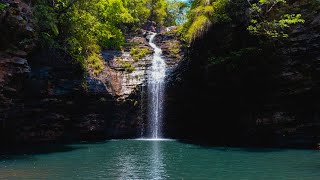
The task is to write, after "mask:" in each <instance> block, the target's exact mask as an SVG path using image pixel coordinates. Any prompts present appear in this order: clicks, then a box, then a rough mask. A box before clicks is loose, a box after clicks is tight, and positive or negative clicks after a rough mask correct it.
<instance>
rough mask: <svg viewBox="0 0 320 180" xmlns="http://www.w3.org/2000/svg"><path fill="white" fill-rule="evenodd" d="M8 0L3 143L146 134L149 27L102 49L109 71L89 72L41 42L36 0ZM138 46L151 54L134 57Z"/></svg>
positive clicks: (0, 124)
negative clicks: (31, 2)
mask: <svg viewBox="0 0 320 180" xmlns="http://www.w3.org/2000/svg"><path fill="white" fill-rule="evenodd" d="M5 4H6V8H5V9H4V10H3V11H1V16H0V18H1V21H0V22H1V26H0V32H1V34H2V36H0V38H1V42H0V43H1V44H0V147H1V146H6V145H19V144H25V143H27V144H28V143H52V142H72V141H81V140H102V139H107V138H134V137H140V136H141V134H142V133H143V132H142V131H141V130H143V129H145V128H146V127H147V125H148V124H147V122H146V117H145V116H146V113H145V112H146V106H145V105H144V104H145V102H146V94H147V93H146V89H145V88H144V87H145V85H146V83H147V77H148V71H149V67H150V65H151V60H152V53H153V49H152V48H151V47H150V46H149V44H148V33H147V31H146V30H141V33H140V34H135V35H127V37H126V42H125V44H126V46H125V47H124V49H123V50H122V51H108V50H104V51H102V55H103V57H104V60H105V62H104V69H103V71H102V73H100V74H99V75H90V74H89V73H88V74H86V75H85V76H84V75H83V72H81V71H80V68H79V67H77V65H75V64H73V63H72V61H71V58H70V57H68V56H66V55H65V54H63V53H61V52H57V51H53V50H51V49H39V48H37V47H36V45H35V43H36V41H37V40H36V34H35V32H34V29H35V27H34V26H35V25H34V23H33V19H32V18H33V17H32V12H31V8H30V7H29V6H28V5H26V4H25V3H23V2H22V1H11V0H8V1H6V3H5ZM133 48H135V49H138V52H140V50H142V49H144V50H145V52H146V53H145V54H144V55H143V56H141V57H140V56H139V58H133V53H137V52H134V51H132V49H133ZM131 51H132V52H131ZM89 70H90V69H89Z"/></svg>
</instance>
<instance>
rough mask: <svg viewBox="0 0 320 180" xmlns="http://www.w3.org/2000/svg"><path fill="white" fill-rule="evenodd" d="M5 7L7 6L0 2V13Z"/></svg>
mask: <svg viewBox="0 0 320 180" xmlns="http://www.w3.org/2000/svg"><path fill="white" fill-rule="evenodd" d="M7 7H8V6H7V4H5V3H3V2H0V11H3V10H5V9H6V8H7Z"/></svg>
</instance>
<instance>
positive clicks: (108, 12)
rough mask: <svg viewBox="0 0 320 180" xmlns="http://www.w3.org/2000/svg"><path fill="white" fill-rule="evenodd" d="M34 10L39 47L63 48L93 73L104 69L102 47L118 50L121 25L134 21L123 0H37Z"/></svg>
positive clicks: (121, 34)
mask: <svg viewBox="0 0 320 180" xmlns="http://www.w3.org/2000/svg"><path fill="white" fill-rule="evenodd" d="M34 9H35V10H34V13H35V17H36V20H37V25H38V34H39V39H40V41H41V44H42V46H44V47H50V48H57V49H60V50H63V51H64V52H66V53H67V54H69V55H70V56H71V57H72V58H73V59H75V60H76V62H77V63H79V64H81V65H82V67H83V68H84V69H86V67H88V66H89V67H91V68H93V69H94V73H98V72H100V71H101V70H102V69H103V64H102V57H101V55H100V51H101V49H102V48H103V49H120V48H121V46H122V45H123V41H124V37H123V33H122V29H121V28H122V27H123V26H124V25H126V24H130V23H133V22H134V17H132V16H131V14H130V12H129V10H128V9H127V8H126V7H125V4H124V2H123V1H122V0H90V1H87V0H57V1H53V2H51V1H46V0H38V1H37V3H36V4H35V8H34ZM136 18H137V17H136Z"/></svg>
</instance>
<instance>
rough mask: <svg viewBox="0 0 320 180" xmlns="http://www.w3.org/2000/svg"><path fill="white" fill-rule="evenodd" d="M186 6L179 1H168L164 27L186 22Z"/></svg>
mask: <svg viewBox="0 0 320 180" xmlns="http://www.w3.org/2000/svg"><path fill="white" fill-rule="evenodd" d="M187 8H188V4H187V3H186V2H182V1H179V0H170V1H168V5H167V8H166V16H165V19H164V25H165V26H174V25H177V24H182V23H183V22H185V21H186V10H187Z"/></svg>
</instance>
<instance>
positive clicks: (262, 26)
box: [248, 0, 304, 38]
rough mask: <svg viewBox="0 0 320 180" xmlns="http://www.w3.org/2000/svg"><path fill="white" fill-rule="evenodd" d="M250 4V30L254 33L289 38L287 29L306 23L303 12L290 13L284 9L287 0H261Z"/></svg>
mask: <svg viewBox="0 0 320 180" xmlns="http://www.w3.org/2000/svg"><path fill="white" fill-rule="evenodd" d="M248 3H249V5H250V14H251V21H250V23H251V24H250V25H249V26H248V31H249V32H250V33H252V34H254V35H263V36H266V37H270V38H287V37H288V34H287V33H286V30H287V29H288V28H289V27H290V26H292V25H295V24H299V23H304V20H303V19H302V16H301V14H290V13H288V12H286V11H285V10H284V9H285V8H284V7H285V5H286V3H287V2H286V1H285V0H259V1H258V2H257V3H251V1H250V0H248Z"/></svg>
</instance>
